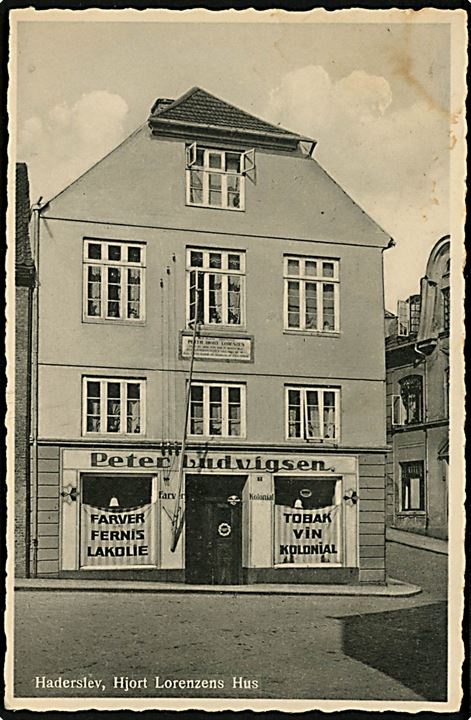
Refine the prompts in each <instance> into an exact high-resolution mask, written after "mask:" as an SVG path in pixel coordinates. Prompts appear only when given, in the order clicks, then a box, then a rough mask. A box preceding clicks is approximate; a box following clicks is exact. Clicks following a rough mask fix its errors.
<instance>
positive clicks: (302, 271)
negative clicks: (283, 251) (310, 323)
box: [283, 255, 340, 335]
mask: <svg viewBox="0 0 471 720" xmlns="http://www.w3.org/2000/svg"><path fill="white" fill-rule="evenodd" d="M293 260H294V261H296V262H298V263H299V273H298V274H297V275H296V274H293V273H290V272H289V270H288V263H289V262H290V261H293ZM324 262H326V263H331V264H333V267H334V274H333V277H328V276H325V275H323V274H322V271H321V272H319V268H322V263H324ZM306 263H316V269H317V272H316V274H315V275H307V274H306ZM283 277H284V281H283V282H284V310H283V316H284V318H283V324H284V330H285V331H287V332H303V333H307V334H314V335H319V334H322V335H323V334H326V335H333V334H338V333H339V332H340V263H339V260H338V259H335V258H328V257H305V256H302V255H285V256H284V257H283ZM290 282H298V283H299V326H298V327H295V326H292V325H291V326H290V325H289V316H288V287H289V283H290ZM306 283H313V284H315V285H316V302H317V313H316V314H317V327H316V328H308V327H306ZM324 284H329V285H333V286H334V327H333V328H332V329H324V328H323V325H324V318H323V315H324V307H323V295H324V293H323V287H324Z"/></svg>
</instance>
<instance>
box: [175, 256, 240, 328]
mask: <svg viewBox="0 0 471 720" xmlns="http://www.w3.org/2000/svg"><path fill="white" fill-rule="evenodd" d="M195 318H196V320H197V322H199V323H202V324H203V325H209V326H211V325H218V326H219V325H228V326H234V325H235V326H238V327H240V326H242V325H243V324H244V322H245V253H243V252H237V251H232V250H202V249H200V248H190V249H188V250H187V321H188V322H194V320H195Z"/></svg>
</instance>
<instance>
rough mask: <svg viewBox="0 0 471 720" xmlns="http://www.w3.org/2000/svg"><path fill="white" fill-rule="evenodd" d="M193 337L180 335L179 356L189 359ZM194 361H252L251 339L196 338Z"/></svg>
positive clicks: (205, 336)
mask: <svg viewBox="0 0 471 720" xmlns="http://www.w3.org/2000/svg"><path fill="white" fill-rule="evenodd" d="M192 347H193V336H192V335H182V338H181V356H182V358H190V357H191V351H192ZM195 359H196V360H222V361H234V362H251V361H252V339H251V338H248V337H245V338H240V337H239V338H237V337H214V336H207V335H204V336H198V337H197V338H196V347H195Z"/></svg>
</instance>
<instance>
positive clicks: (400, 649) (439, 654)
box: [338, 602, 447, 701]
mask: <svg viewBox="0 0 471 720" xmlns="http://www.w3.org/2000/svg"><path fill="white" fill-rule="evenodd" d="M338 619H339V620H341V622H342V642H343V651H344V653H345V654H346V655H348V656H349V657H351V658H353V659H354V660H358V661H360V662H362V663H364V664H365V665H368V666H370V667H373V668H375V669H376V670H380V671H381V672H383V673H385V675H388V676H389V677H392V678H394V679H395V680H398V681H399V682H400V683H402V684H403V685H405V686H406V687H408V688H410V689H411V690H413V691H414V692H416V693H417V694H419V695H422V697H424V698H425V699H426V700H430V701H445V700H446V695H447V604H446V603H445V602H438V603H433V604H430V605H423V606H421V607H414V608H410V609H404V610H394V611H391V612H381V613H371V614H367V615H357V616H356V617H351V616H347V617H343V618H338Z"/></svg>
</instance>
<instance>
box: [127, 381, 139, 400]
mask: <svg viewBox="0 0 471 720" xmlns="http://www.w3.org/2000/svg"><path fill="white" fill-rule="evenodd" d="M127 388H128V398H129V399H135V400H138V399H139V396H140V390H141V387H140V385H139V384H138V383H128V385H127Z"/></svg>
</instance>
